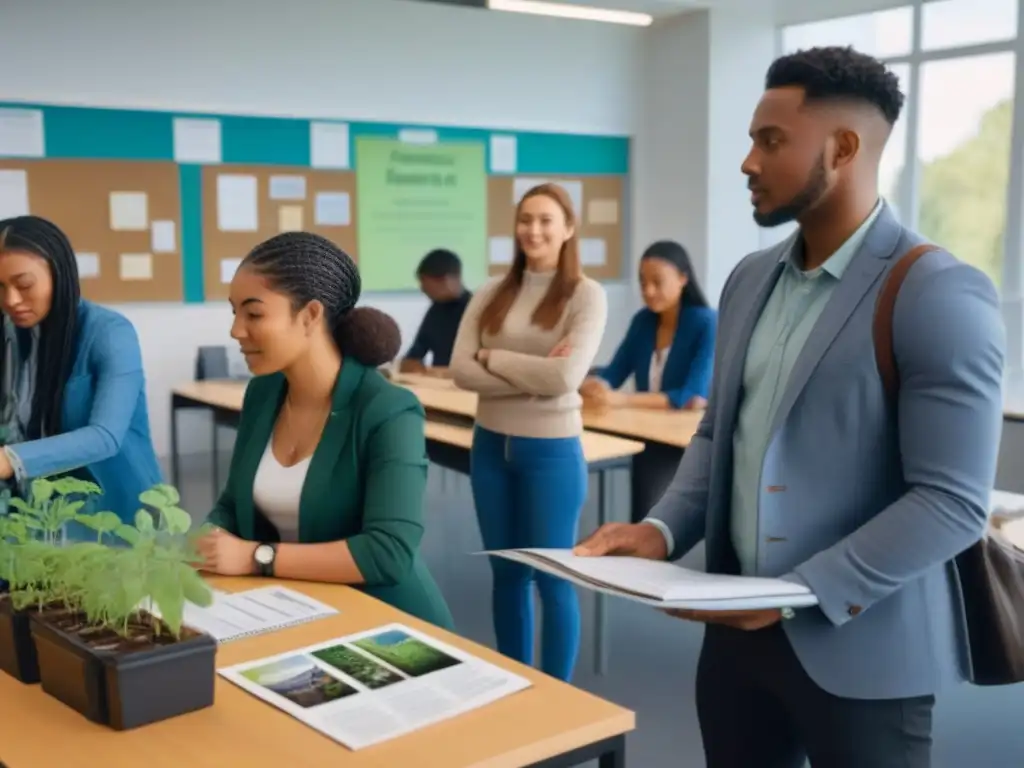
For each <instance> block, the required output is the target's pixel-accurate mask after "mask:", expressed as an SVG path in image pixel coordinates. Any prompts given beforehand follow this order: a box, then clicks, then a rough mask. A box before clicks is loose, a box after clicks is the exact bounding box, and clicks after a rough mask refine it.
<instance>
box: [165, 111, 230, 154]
mask: <svg viewBox="0 0 1024 768" xmlns="http://www.w3.org/2000/svg"><path fill="white" fill-rule="evenodd" d="M174 160H175V162H178V163H219V162H220V161H221V137H220V120H217V119H216V118H192V117H176V118H174Z"/></svg>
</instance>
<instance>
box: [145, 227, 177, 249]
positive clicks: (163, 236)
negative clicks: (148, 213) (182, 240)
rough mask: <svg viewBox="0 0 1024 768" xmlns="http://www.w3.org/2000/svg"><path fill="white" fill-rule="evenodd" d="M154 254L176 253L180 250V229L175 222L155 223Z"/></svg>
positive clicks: (151, 245)
mask: <svg viewBox="0 0 1024 768" xmlns="http://www.w3.org/2000/svg"><path fill="white" fill-rule="evenodd" d="M151 230H152V232H151V238H152V241H153V242H152V243H151V244H150V247H151V248H152V249H153V253H174V252H175V251H177V250H178V227H177V226H176V225H175V222H173V221H154V222H153V226H152V228H151Z"/></svg>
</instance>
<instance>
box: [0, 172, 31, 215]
mask: <svg viewBox="0 0 1024 768" xmlns="http://www.w3.org/2000/svg"><path fill="white" fill-rule="evenodd" d="M28 212H29V210H28V172H27V171H22V170H9V171H0V219H10V218H13V217H15V216H26V215H28Z"/></svg>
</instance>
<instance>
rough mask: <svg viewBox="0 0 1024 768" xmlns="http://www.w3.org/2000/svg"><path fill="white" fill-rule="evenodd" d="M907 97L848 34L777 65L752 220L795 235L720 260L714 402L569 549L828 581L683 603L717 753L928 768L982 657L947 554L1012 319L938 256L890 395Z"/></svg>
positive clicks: (921, 279) (958, 537) (722, 761)
mask: <svg viewBox="0 0 1024 768" xmlns="http://www.w3.org/2000/svg"><path fill="white" fill-rule="evenodd" d="M902 103H903V95H902V94H901V93H900V90H899V83H898V81H897V79H896V77H895V76H894V75H893V74H892V73H891V72H890V71H888V70H887V69H886V68H885V66H884V65H883V64H881V63H880V62H878V61H876V60H875V59H872V58H870V57H868V56H864V55H862V54H859V53H857V52H855V51H852V50H851V49H848V48H845V49H844V48H819V49H812V50H808V51H803V52H800V53H796V54H793V55H790V56H785V57H783V58H780V59H778V60H777V61H776V62H774V64H773V65H772V66H771V68H770V69H769V71H768V75H767V82H766V90H765V93H764V95H763V97H762V99H761V101H760V103H759V104H758V106H757V109H756V111H755V113H754V117H753V122H752V125H751V129H750V135H751V138H752V140H753V146H752V149H751V150H750V154H749V155H748V156H747V158H746V159H745V161H744V162H743V166H742V170H743V173H744V174H745V175H746V176H747V178H748V180H749V186H750V189H751V191H752V203H753V207H754V218H755V219H756V220H757V222H758V223H759V224H761V225H763V226H773V225H777V224H781V223H783V222H786V221H791V220H796V221H797V222H798V223H799V224H800V230H799V232H798V233H797V234H795V235H794V236H793V237H791V238H790V239H789V240H788V241H787V242H785V243H783V244H782V245H780V246H777V247H775V248H770V249H768V250H766V251H761V252H758V253H754V254H751V255H749V256H747V257H746V258H745V259H744V260H743V261H742V262H741V263H740V264H739V266H737V267H736V269H735V270H734V271H733V273H732V275H731V276H730V277H729V280H728V282H727V283H726V285H725V288H724V290H723V293H722V297H721V301H720V319H719V331H718V343H717V349H716V353H715V367H714V383H713V385H712V390H711V392H710V397H709V400H708V405H707V410H706V412H705V414H704V418H703V419H702V421H701V424H700V427H699V429H698V430H697V433H696V435H695V436H694V438H693V441H692V442H691V444H690V447H689V449H688V450H687V451H686V454H685V456H684V458H683V460H682V462H681V464H680V466H679V470H678V472H677V474H676V476H675V479H674V480H673V482H672V484H671V486H670V488H669V489H668V490H667V491H666V493H665V495H664V497H663V498H662V499H661V501H660V502H659V503H658V504H657V505H656V506H655V507H654V509H652V510H651V512H650V514H649V516H648V517H647V519H646V520H645V521H643V522H641V523H639V524H636V525H626V524H610V525H607V526H604V527H602V528H601V529H599V530H598V531H597V532H596V533H595V534H594V535H593V536H591V537H590V538H589V539H587V540H586V541H584V542H583V543H582V544H581V545H580V546H579V547H578V549H577V552H578V553H579V554H590V555H603V554H631V555H637V556H641V557H649V558H652V559H666V558H671V559H676V558H679V557H681V556H682V555H684V554H685V553H686V552H687V551H689V550H690V549H692V548H693V547H694V546H695V545H696V544H697V543H698V542H699V541H700V540H701V539H703V540H704V542H705V545H706V550H707V568H708V570H709V571H711V572H715V573H742V574H746V575H752V576H754V575H756V576H771V577H782V578H787V579H793V580H796V581H799V582H802V583H805V584H807V585H808V586H809V587H810V588H811V590H812V591H813V592H814V594H815V595H817V597H818V601H819V605H818V606H817V607H815V608H811V609H804V610H800V611H796V612H795V613H794V612H793V611H778V610H766V611H751V612H716V613H698V612H687V613H685V614H679V615H681V616H682V617H683V618H686V619H690V620H696V621H703V622H706V624H707V628H706V631H705V638H704V646H703V649H702V652H701V657H700V662H699V668H698V673H697V711H698V716H699V719H700V726H701V733H702V736H703V741H704V749H705V753H706V755H707V761H708V762H707V765H708V767H709V768H791V767H792V768H798V767H799V766H801V765H803V761H804V759H805V757H809V758H810V761H811V765H812V766H813V768H890V767H891V768H896V767H897V766H899V767H900V768H924V767H925V766H928V765H930V754H931V729H932V708H933V705H934V701H935V699H934V694H935V693H936V691H938V690H939V689H940V687H941V686H942V685H943V684H945V683H949V682H953V681H958V680H962V679H964V678H965V677H967V676H968V675H969V674H970V661H969V656H968V647H967V641H966V627H965V620H964V612H963V595H962V594H961V590H960V587H959V580H958V578H957V573H956V569H955V566H954V564H953V562H952V560H953V558H954V557H955V556H956V555H957V554H958V553H960V552H961V551H963V550H964V549H966V548H968V547H969V546H970V545H972V544H973V543H975V542H976V541H978V540H979V539H980V537H981V536H982V534H983V531H984V528H985V524H986V520H987V510H988V500H989V493H990V489H991V488H992V484H993V482H994V478H995V468H996V454H997V450H998V446H999V438H1000V430H1001V428H1002V391H1001V387H1002V375H1003V358H1004V347H1005V338H1004V336H1005V334H1004V329H1003V325H1002V321H1001V318H1000V312H999V297H998V296H997V294H996V291H995V289H994V288H993V285H992V283H991V282H990V280H989V279H988V278H987V277H986V276H985V275H983V274H982V273H981V272H979V271H978V270H976V269H974V268H973V267H970V266H967V265H964V264H962V263H960V262H958V261H957V260H956V259H955V258H954V257H953V256H952V255H951V254H949V253H947V252H945V251H933V252H931V253H928V254H926V255H925V256H923V257H922V258H920V259H919V260H918V261H917V262H916V263H915V265H914V266H913V268H912V269H911V270H910V272H909V274H908V275H907V277H906V280H905V282H904V283H903V286H902V288H901V290H900V293H899V297H898V300H897V302H896V308H895V316H894V319H893V333H894V337H895V338H894V343H895V355H896V360H897V367H898V370H899V375H900V392H899V396H898V402H897V403H895V407H894V404H892V403H890V402H888V400H887V397H886V393H885V390H884V388H883V384H882V380H881V377H880V374H879V370H878V367H877V365H876V358H875V349H874V345H873V340H872V319H873V314H874V309H875V300H876V297H877V295H878V292H879V289H880V287H881V285H882V282H883V279H884V277H885V275H886V272H887V271H888V270H889V269H890V268H891V267H892V265H893V264H894V263H895V262H896V261H897V260H898V259H899V257H900V256H901V255H902V254H904V253H906V252H907V251H909V250H910V249H912V248H913V247H914V246H915V245H918V244H919V243H921V242H922V239H921V238H920V237H919V236H918V235H917V234H915V233H914V232H911V231H909V230H907V229H905V228H904V227H903V226H901V225H900V223H899V222H898V221H897V219H896V217H895V215H894V214H893V211H892V210H891V209H890V208H889V207H888V205H886V203H885V202H884V201H881V200H880V199H879V196H878V166H879V160H880V157H881V155H882V150H883V149H884V147H885V143H886V140H887V139H888V137H889V133H890V131H891V129H892V126H893V124H894V123H895V122H896V120H897V118H898V117H899V113H900V109H901V107H902ZM897 408H898V415H897V412H896V409H897Z"/></svg>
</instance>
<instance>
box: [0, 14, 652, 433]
mask: <svg viewBox="0 0 1024 768" xmlns="http://www.w3.org/2000/svg"><path fill="white" fill-rule="evenodd" d="M0 19H2V21H0V24H2V27H3V37H4V45H3V60H4V62H5V64H4V65H3V75H2V77H0V100H26V101H37V102H44V103H45V102H52V103H68V104H82V105H88V106H110V107H135V108H151V109H178V110H198V111H203V110H207V111H216V112H222V113H232V112H236V113H244V114H261V115H263V114H265V115H293V116H300V117H340V118H349V119H365V120H379V121H385V122H422V123H429V124H437V125H461V126H479V127H500V128H510V129H521V130H531V129H532V130H548V131H565V132H574V133H596V134H601V133H605V134H608V133H614V134H631V133H634V132H635V129H636V128H637V123H636V119H637V110H636V109H635V95H634V94H635V89H636V86H637V82H638V77H637V73H638V71H639V67H640V66H641V56H640V46H641V41H642V35H643V33H642V32H641V31H640V30H638V29H635V28H631V27H620V26H615V25H611V24H596V23H578V22H571V21H562V20H558V19H547V18H542V17H531V16H521V15H517V14H507V13H493V12H486V11H479V10H470V9H460V8H453V7H446V6H443V5H434V4H430V3H412V2H405V1H404V0H293V2H291V3H290V4H288V5H287V6H286V5H285V4H283V3H281V2H279V0H217V1H216V2H209V0H202V1H201V0H178V1H177V2H174V3H170V2H166V3H156V2H150V1H148V0H90V1H89V2H82V0H34V2H29V0H20V1H17V0H16V1H15V2H7V3H4V4H3V10H2V11H0ZM40 30H46V33H45V35H44V37H43V38H40V35H39V31H40ZM43 39H45V42H41V40H43ZM655 229H657V228H656V227H655V228H653V229H652V232H653V231H654V230H655ZM608 294H609V310H610V321H609V327H608V332H607V333H606V335H605V341H604V345H603V348H602V352H601V355H602V358H605V357H607V356H608V355H609V354H610V352H611V350H613V349H614V345H615V344H616V343H617V342H618V340H619V338H621V335H622V333H623V331H624V329H625V326H626V324H627V323H628V320H629V318H630V316H631V314H632V312H633V311H634V310H635V308H636V306H637V299H636V295H635V291H634V290H633V288H632V286H631V285H630V283H629V282H628V281H627V282H625V283H623V284H612V285H609V286H608ZM366 299H367V301H368V303H372V304H374V305H375V306H378V307H380V308H381V309H384V310H386V311H388V312H390V313H392V314H393V315H394V316H395V317H396V319H397V320H398V322H399V324H400V325H401V327H402V332H403V336H404V337H405V338H406V340H411V337H412V334H413V333H414V331H415V328H416V326H417V325H418V323H419V320H420V318H421V316H422V313H423V312H424V311H425V309H426V306H427V305H426V301H425V300H424V299H422V298H420V297H419V296H410V295H383V296H381V295H377V296H367V297H366ZM118 308H119V309H120V310H121V311H123V312H124V313H125V314H126V315H127V316H128V317H129V318H130V319H131V320H132V322H133V323H135V326H136V328H137V329H138V332H139V336H140V338H141V341H142V351H143V358H144V362H145V366H146V372H147V377H148V393H149V402H150V411H151V421H152V425H153V437H154V441H155V443H156V446H157V450H158V451H159V452H161V453H166V452H167V450H168V424H169V420H168V403H169V392H170V388H171V387H172V386H173V385H174V384H175V383H176V382H180V381H182V380H187V379H189V378H190V377H191V375H192V366H193V359H194V355H195V350H196V348H197V347H198V346H200V345H207V344H222V343H224V344H230V343H231V341H230V339H229V338H228V327H229V324H230V312H229V310H228V307H227V306H226V305H225V304H223V303H218V302H214V303H211V304H208V305H173V306H168V305H130V306H119V307H118ZM181 423H182V429H183V433H184V434H183V449H184V450H192V449H197V450H204V449H208V447H209V442H208V440H209V432H208V429H207V428H206V427H205V426H204V425H201V423H199V422H196V421H194V420H187V419H185V418H183V419H182V422H181Z"/></svg>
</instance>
